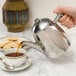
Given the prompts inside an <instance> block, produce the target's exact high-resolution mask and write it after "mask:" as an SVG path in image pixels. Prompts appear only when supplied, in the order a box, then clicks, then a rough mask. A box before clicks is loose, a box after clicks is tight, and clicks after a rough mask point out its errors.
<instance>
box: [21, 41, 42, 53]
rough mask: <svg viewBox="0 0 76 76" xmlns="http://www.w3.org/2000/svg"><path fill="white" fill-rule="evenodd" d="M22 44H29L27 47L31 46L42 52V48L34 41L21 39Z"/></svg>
mask: <svg viewBox="0 0 76 76" xmlns="http://www.w3.org/2000/svg"><path fill="white" fill-rule="evenodd" d="M22 44H23V46H29V47H31V48H33V49H36V50H39V51H40V52H43V51H42V48H41V47H40V46H39V44H38V43H36V42H32V41H23V42H22Z"/></svg>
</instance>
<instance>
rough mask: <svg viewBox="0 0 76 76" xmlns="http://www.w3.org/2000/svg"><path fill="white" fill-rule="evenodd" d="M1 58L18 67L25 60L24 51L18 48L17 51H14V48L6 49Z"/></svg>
mask: <svg viewBox="0 0 76 76" xmlns="http://www.w3.org/2000/svg"><path fill="white" fill-rule="evenodd" d="M3 60H4V61H5V63H6V64H8V65H12V66H14V67H19V66H21V65H22V64H23V63H25V62H26V51H25V50H24V49H19V51H18V53H16V49H15V48H12V49H9V50H8V51H4V54H3Z"/></svg>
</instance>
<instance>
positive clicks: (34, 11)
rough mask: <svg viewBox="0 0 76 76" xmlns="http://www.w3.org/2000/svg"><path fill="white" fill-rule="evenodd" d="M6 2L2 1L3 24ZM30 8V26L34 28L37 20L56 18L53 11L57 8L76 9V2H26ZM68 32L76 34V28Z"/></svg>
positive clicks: (0, 0)
mask: <svg viewBox="0 0 76 76" xmlns="http://www.w3.org/2000/svg"><path fill="white" fill-rule="evenodd" d="M5 1H6V0H0V22H1V23H2V6H3V4H4V2H5ZM25 1H26V3H27V4H28V7H29V10H30V11H29V12H30V19H29V23H28V26H32V25H33V22H34V19H35V18H43V17H48V18H50V19H52V20H53V19H54V18H55V16H56V15H55V14H54V13H53V10H54V9H55V8H56V7H57V6H74V7H76V0H25ZM63 28H64V29H65V30H66V31H68V32H69V31H71V32H70V33H74V32H75V33H76V28H73V29H70V30H68V29H66V28H65V27H63Z"/></svg>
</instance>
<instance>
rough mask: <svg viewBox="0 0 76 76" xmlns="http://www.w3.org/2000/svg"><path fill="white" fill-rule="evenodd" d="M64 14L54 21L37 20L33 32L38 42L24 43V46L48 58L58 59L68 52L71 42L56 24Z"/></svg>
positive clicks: (46, 19)
mask: <svg viewBox="0 0 76 76" xmlns="http://www.w3.org/2000/svg"><path fill="white" fill-rule="evenodd" d="M61 16H62V14H58V15H57V16H56V18H55V19H54V21H52V20H50V19H48V18H43V19H38V18H37V19H36V20H35V24H34V25H33V28H32V32H33V36H34V38H35V41H36V42H31V41H24V42H23V44H25V45H27V46H30V47H32V48H34V49H37V50H39V51H41V52H42V53H44V54H45V55H46V56H47V57H48V58H57V57H58V56H60V55H62V54H63V53H64V52H66V51H67V50H68V48H69V46H70V40H69V39H68V37H67V34H66V33H65V31H64V30H63V29H62V28H61V27H60V26H59V25H58V24H57V23H56V22H57V21H58V20H59V18H60V17H61Z"/></svg>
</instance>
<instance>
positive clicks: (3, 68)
mask: <svg viewBox="0 0 76 76" xmlns="http://www.w3.org/2000/svg"><path fill="white" fill-rule="evenodd" d="M26 58H27V60H26V62H25V63H24V64H23V65H21V66H20V67H17V68H14V69H13V70H9V69H6V68H5V65H1V69H2V70H4V71H20V70H24V69H26V68H28V67H30V66H31V63H32V62H31V59H30V58H29V57H28V56H27V57H26Z"/></svg>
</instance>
